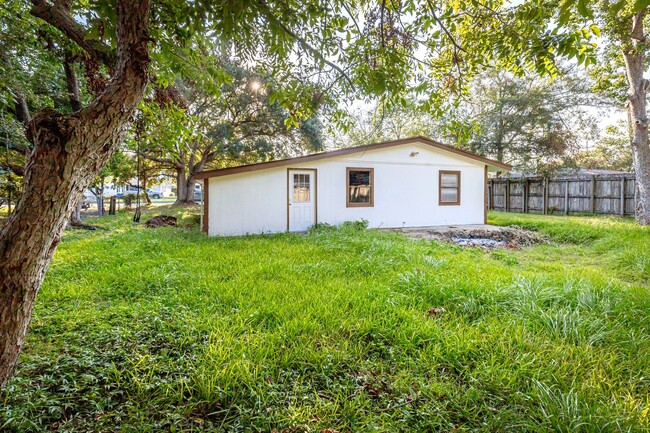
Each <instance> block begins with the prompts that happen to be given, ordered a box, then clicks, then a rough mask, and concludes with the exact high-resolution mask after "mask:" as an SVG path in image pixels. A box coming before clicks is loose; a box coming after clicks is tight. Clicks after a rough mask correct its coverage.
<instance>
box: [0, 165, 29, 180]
mask: <svg viewBox="0 0 650 433" xmlns="http://www.w3.org/2000/svg"><path fill="white" fill-rule="evenodd" d="M0 168H2V169H4V170H9V171H10V172H12V173H13V174H15V175H16V176H24V175H25V166H23V165H18V164H10V163H8V162H4V161H0Z"/></svg>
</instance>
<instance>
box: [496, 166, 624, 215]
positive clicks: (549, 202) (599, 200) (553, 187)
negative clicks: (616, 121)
mask: <svg viewBox="0 0 650 433" xmlns="http://www.w3.org/2000/svg"><path fill="white" fill-rule="evenodd" d="M635 191H636V184H635V178H634V176H633V175H600V176H574V177H570V176H558V177H527V178H494V179H489V180H488V194H489V197H488V203H489V205H490V209H494V210H501V211H507V212H524V213H543V214H547V213H548V214H566V215H569V214H606V215H621V216H624V215H634V209H635V208H636V204H635Z"/></svg>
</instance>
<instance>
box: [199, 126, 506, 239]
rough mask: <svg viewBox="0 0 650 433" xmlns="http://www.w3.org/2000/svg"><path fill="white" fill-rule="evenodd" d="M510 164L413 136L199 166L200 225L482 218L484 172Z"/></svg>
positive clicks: (296, 227)
mask: <svg viewBox="0 0 650 433" xmlns="http://www.w3.org/2000/svg"><path fill="white" fill-rule="evenodd" d="M511 168H512V167H511V166H509V165H507V164H503V163H500V162H497V161H494V160H491V159H487V158H483V157H481V156H478V155H474V154H472V153H469V152H465V151H462V150H458V149H455V148H453V147H450V146H447V145H444V144H441V143H438V142H436V141H433V140H431V139H429V138H425V137H413V138H407V139H403V140H395V141H389V142H384V143H376V144H370V145H367V146H360V147H354V148H348V149H341V150H335V151H331V152H322V153H316V154H312V155H307V156H301V157H297V158H290V159H283V160H278V161H271V162H265V163H259V164H250V165H244V166H239V167H231V168H223V169H217V170H210V171H204V172H201V173H199V174H198V176H197V178H198V179H203V180H204V181H203V182H204V192H205V194H204V210H203V213H204V217H203V230H204V231H205V232H206V233H208V235H210V236H238V235H245V234H255V233H278V232H284V231H290V232H301V231H305V230H307V229H308V228H309V227H311V226H312V225H314V224H316V223H328V224H334V225H338V224H341V223H343V222H345V221H356V220H361V219H364V220H367V221H368V223H369V226H370V227H387V228H388V227H418V226H420V227H421V226H435V225H447V224H483V223H485V221H486V215H487V174H488V171H507V170H510V169H511Z"/></svg>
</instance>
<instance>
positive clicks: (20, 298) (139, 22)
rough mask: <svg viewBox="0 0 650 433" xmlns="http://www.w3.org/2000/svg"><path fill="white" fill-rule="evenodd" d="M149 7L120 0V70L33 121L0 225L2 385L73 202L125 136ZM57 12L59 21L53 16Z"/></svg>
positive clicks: (143, 65) (67, 21) (70, 24)
mask: <svg viewBox="0 0 650 433" xmlns="http://www.w3.org/2000/svg"><path fill="white" fill-rule="evenodd" d="M33 5H34V7H33V9H32V14H34V15H36V16H41V17H43V16H44V17H45V18H44V19H45V20H46V21H48V22H49V23H50V24H53V25H55V27H57V28H59V29H60V30H61V31H63V32H64V33H66V32H77V31H78V29H79V26H78V25H75V24H74V20H73V19H72V18H71V17H70V16H69V15H67V16H66V15H65V14H63V13H61V14H58V15H57V14H53V13H51V14H49V15H48V14H47V13H44V12H43V10H44V9H45V8H50V9H52V10H55V9H57V7H56V3H55V5H54V6H50V5H49V4H47V3H45V2H43V1H42V0H33ZM149 9H150V0H118V2H117V25H116V28H117V41H118V46H117V57H116V63H115V68H114V71H115V72H114V74H113V77H112V79H111V81H110V83H109V85H108V86H107V87H106V89H105V91H104V92H103V93H102V94H100V95H99V96H98V97H97V98H96V99H95V100H94V101H93V102H92V103H91V104H89V105H88V106H87V107H85V108H84V109H82V110H80V111H77V112H75V113H73V114H71V115H63V114H60V113H57V112H55V111H54V110H43V111H41V112H39V113H38V114H37V115H35V116H34V118H33V119H32V121H31V122H30V124H29V128H28V135H29V138H30V139H31V141H32V142H33V143H34V149H33V151H32V153H31V154H30V156H29V160H28V162H27V165H26V169H25V178H24V180H23V182H24V187H23V192H22V196H21V198H20V200H19V202H18V205H17V206H16V209H15V211H14V212H13V214H12V215H11V216H10V217H9V219H8V220H7V223H6V225H5V226H4V227H3V228H2V230H1V231H0V275H2V278H0V386H4V385H5V384H6V383H7V381H8V379H9V378H10V377H11V376H12V374H13V371H14V368H15V365H16V363H17V360H18V356H19V354H20V351H21V349H22V346H23V343H24V340H25V335H26V333H27V328H28V326H29V321H30V318H31V314H32V308H33V305H34V299H35V298H36V295H37V293H38V290H39V288H40V286H41V283H42V282H43V278H44V276H45V272H46V271H47V268H48V266H49V264H50V262H51V260H52V256H53V254H54V251H55V250H56V246H57V244H58V243H59V239H60V236H61V231H62V230H63V227H64V225H65V222H66V219H67V217H68V216H69V215H70V212H71V210H72V209H71V207H72V206H73V204H74V203H76V202H77V201H78V200H79V199H80V198H81V196H82V194H83V191H84V190H85V189H86V188H87V187H88V185H89V184H90V182H91V181H92V180H93V179H94V178H95V176H96V175H97V173H98V172H99V171H100V170H101V168H102V167H103V166H104V165H105V164H106V162H107V161H108V159H109V157H110V156H111V154H112V153H113V151H114V149H115V147H116V146H117V144H118V143H119V142H120V141H121V140H122V139H123V136H124V133H125V131H126V127H127V125H128V122H129V120H130V117H131V115H132V113H133V111H134V110H135V108H136V107H137V105H138V103H139V102H140V100H141V99H142V96H143V92H144V89H145V87H146V84H147V79H148V67H149V51H148V43H149V29H148V26H149ZM54 12H57V13H58V12H61V11H60V10H59V11H56V10H55V11H54ZM54 18H56V20H57V23H52V22H50V21H51V20H53V19H54ZM57 24H59V25H57ZM66 34H67V33H66ZM68 36H69V35H68ZM79 43H81V44H89V41H85V40H81V41H80V42H79ZM90 48H91V49H95V47H94V46H91V47H90Z"/></svg>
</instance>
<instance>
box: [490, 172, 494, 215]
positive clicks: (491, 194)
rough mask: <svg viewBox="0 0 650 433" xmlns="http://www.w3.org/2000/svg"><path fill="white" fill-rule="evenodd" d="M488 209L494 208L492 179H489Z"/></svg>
mask: <svg viewBox="0 0 650 433" xmlns="http://www.w3.org/2000/svg"><path fill="white" fill-rule="evenodd" d="M490 210H494V179H490Z"/></svg>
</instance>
